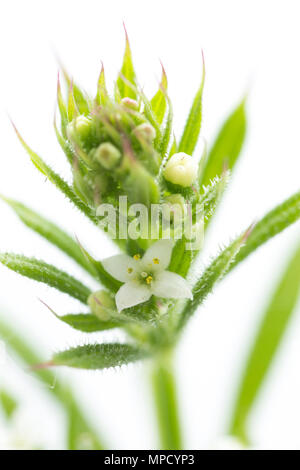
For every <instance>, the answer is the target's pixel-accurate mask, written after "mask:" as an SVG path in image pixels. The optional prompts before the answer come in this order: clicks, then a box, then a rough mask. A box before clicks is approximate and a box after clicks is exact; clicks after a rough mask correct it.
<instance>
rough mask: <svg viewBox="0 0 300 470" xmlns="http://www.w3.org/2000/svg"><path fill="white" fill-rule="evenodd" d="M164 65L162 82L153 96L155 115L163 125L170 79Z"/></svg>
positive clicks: (152, 102) (152, 106) (152, 104)
mask: <svg viewBox="0 0 300 470" xmlns="http://www.w3.org/2000/svg"><path fill="white" fill-rule="evenodd" d="M161 67H162V77H161V82H160V84H159V90H158V91H157V92H156V94H155V95H154V96H153V98H152V100H151V101H150V103H151V108H152V111H153V114H154V116H155V117H156V120H157V122H158V123H159V124H160V125H161V124H162V122H163V119H164V116H165V112H166V109H167V100H166V92H167V88H168V80H167V75H166V72H165V69H164V67H163V65H161Z"/></svg>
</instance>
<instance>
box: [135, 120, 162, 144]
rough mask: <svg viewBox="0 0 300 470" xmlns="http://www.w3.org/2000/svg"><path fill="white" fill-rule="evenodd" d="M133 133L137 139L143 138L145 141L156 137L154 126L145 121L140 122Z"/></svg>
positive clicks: (150, 140)
mask: <svg viewBox="0 0 300 470" xmlns="http://www.w3.org/2000/svg"><path fill="white" fill-rule="evenodd" d="M133 132H134V134H135V136H136V137H137V139H141V140H145V141H146V142H152V141H153V140H154V139H155V137H156V132H155V129H154V127H152V126H151V124H148V123H147V122H144V123H143V124H140V125H139V126H137V127H136V128H135V129H134V131H133Z"/></svg>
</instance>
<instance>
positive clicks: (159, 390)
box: [151, 351, 182, 450]
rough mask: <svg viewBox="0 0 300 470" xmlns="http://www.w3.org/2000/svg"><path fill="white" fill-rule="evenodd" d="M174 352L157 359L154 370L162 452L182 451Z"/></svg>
mask: <svg viewBox="0 0 300 470" xmlns="http://www.w3.org/2000/svg"><path fill="white" fill-rule="evenodd" d="M172 359H173V358H172V352H170V351H168V352H167V353H165V352H164V353H163V354H160V355H159V356H158V357H156V359H155V362H154V366H153V368H152V377H151V378H152V387H153V392H154V400H155V408H156V415H157V422H158V428H159V435H160V449H161V450H178V449H182V437H181V428H180V422H179V411H178V402H177V390H176V382H175V377H174V373H173V360H172Z"/></svg>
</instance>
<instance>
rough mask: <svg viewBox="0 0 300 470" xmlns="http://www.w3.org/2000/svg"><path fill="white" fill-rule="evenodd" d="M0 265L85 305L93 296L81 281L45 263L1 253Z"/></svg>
mask: <svg viewBox="0 0 300 470" xmlns="http://www.w3.org/2000/svg"><path fill="white" fill-rule="evenodd" d="M0 263H2V264H3V265H4V266H7V267H8V268H9V269H11V270H12V271H15V272H17V273H19V274H21V276H25V277H28V278H30V279H33V280H35V281H38V282H43V283H44V284H48V286H50V287H54V288H55V289H57V290H59V291H61V292H64V293H66V294H69V295H70V296H72V297H74V298H75V299H77V300H80V301H81V302H82V303H84V304H86V303H87V299H88V297H89V295H90V294H91V291H90V289H89V288H88V287H86V286H84V285H83V284H82V283H81V282H80V281H78V280H77V279H75V278H74V277H72V276H70V275H69V274H67V273H65V272H63V271H60V270H59V269H57V268H56V267H55V266H52V265H51V264H47V263H45V262H44V261H40V260H37V259H35V258H27V257H25V256H23V255H16V254H12V253H1V254H0Z"/></svg>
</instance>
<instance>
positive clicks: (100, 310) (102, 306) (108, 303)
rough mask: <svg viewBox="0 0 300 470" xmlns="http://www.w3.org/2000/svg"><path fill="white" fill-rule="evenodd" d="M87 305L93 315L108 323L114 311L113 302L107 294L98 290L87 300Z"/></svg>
mask: <svg viewBox="0 0 300 470" xmlns="http://www.w3.org/2000/svg"><path fill="white" fill-rule="evenodd" d="M88 305H89V307H90V309H91V311H92V313H93V314H94V315H96V317H98V318H99V320H101V321H108V320H110V318H111V314H112V313H113V311H114V307H115V304H114V301H113V299H112V297H111V296H110V295H109V293H108V292H106V291H105V290H99V291H97V292H93V294H91V295H90V296H89V298H88Z"/></svg>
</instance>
